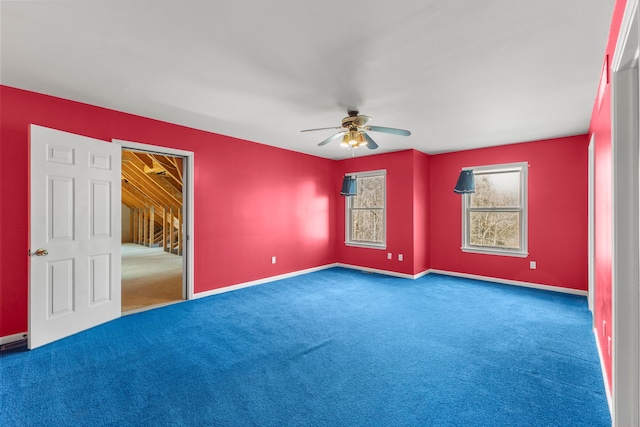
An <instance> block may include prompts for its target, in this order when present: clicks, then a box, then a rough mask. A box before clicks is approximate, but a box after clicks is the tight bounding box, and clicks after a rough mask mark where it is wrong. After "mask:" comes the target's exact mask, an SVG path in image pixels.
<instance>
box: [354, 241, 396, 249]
mask: <svg viewBox="0 0 640 427" xmlns="http://www.w3.org/2000/svg"><path fill="white" fill-rule="evenodd" d="M344 244H345V246H350V247H353V248H368V249H381V250H385V249H387V245H385V244H375V243H364V242H362V243H361V242H344Z"/></svg>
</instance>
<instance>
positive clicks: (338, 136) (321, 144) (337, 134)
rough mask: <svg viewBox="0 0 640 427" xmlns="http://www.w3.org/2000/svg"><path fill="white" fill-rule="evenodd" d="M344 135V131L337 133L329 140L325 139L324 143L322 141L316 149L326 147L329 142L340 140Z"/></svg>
mask: <svg viewBox="0 0 640 427" xmlns="http://www.w3.org/2000/svg"><path fill="white" fill-rule="evenodd" d="M345 133H346V131H342V132H338V133H336V134H335V135H332V136H330V137H329V138H327V139H325V140H324V141H322V142H321V143H319V144H318V147H322V146H323V145H327V144H328V143H330V142H331V141H334V140H336V139H338V138H340V137H341V136H342V135H344V134H345Z"/></svg>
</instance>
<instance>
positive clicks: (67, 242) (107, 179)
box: [29, 125, 121, 349]
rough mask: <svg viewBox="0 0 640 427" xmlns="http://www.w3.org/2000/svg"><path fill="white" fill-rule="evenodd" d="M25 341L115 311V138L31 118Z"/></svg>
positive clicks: (34, 343)
mask: <svg viewBox="0 0 640 427" xmlns="http://www.w3.org/2000/svg"><path fill="white" fill-rule="evenodd" d="M30 143H31V154H30V156H31V172H30V174H31V175H30V176H31V197H30V201H31V202H30V203H31V206H30V255H31V256H30V266H29V348H32V349H33V348H36V347H39V346H41V345H44V344H47V343H50V342H52V341H55V340H58V339H60V338H64V337H66V336H69V335H72V334H75V333H77V332H80V331H82V330H85V329H88V328H91V327H93V326H96V325H99V324H101V323H104V322H107V321H109V320H112V319H115V318H117V317H120V239H121V236H120V215H121V206H120V204H121V203H120V198H121V193H120V169H121V163H120V159H121V151H120V147H119V146H118V145H116V144H111V143H108V142H105V141H99V140H96V139H91V138H87V137H84V136H80V135H74V134H71V133H67V132H61V131H57V130H53V129H48V128H45V127H42V126H36V125H31V128H30Z"/></svg>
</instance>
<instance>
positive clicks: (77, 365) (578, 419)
mask: <svg viewBox="0 0 640 427" xmlns="http://www.w3.org/2000/svg"><path fill="white" fill-rule="evenodd" d="M0 374H1V382H0V397H1V399H2V400H1V407H0V411H1V412H0V425H2V426H46V425H56V426H63V425H69V426H71V425H73V426H89V425H109V426H123V425H136V426H141V425H153V426H160V425H209V426H563V427H567V426H609V425H610V424H611V420H610V417H609V411H608V407H607V402H606V397H605V394H604V386H603V381H602V375H601V370H600V365H599V361H598V356H597V350H596V346H595V342H594V337H593V334H592V329H591V315H590V312H589V310H588V308H587V301H586V298H584V297H578V296H572V295H563V294H557V293H552V292H545V291H540V290H533V289H526V288H518V287H513V286H507V285H499V284H492V283H487V282H482V281H475V280H467V279H459V278H453V277H447V276H442V275H437V274H430V275H427V276H425V277H423V278H421V279H418V280H413V281H412V280H406V279H400V278H394V277H387V276H382V275H376V274H366V273H362V272H358V271H352V270H347V269H342V268H333V269H329V270H325V271H321V272H317V273H311V274H306V275H302V276H298V277H295V278H291V279H286V280H280V281H277V282H271V283H267V284H263V285H260V286H254V287H251V288H245V289H242V290H238V291H234V292H228V293H224V294H220V295H216V296H212V297H208V298H203V299H199V300H195V301H188V302H184V303H180V304H175V305H171V306H168V307H164V308H159V309H156V310H150V311H147V312H144V313H139V314H134V315H130V316H125V317H122V318H120V319H118V320H115V321H113V322H110V323H108V324H105V325H102V326H99V327H96V328H93V329H91V330H89V331H85V332H82V333H80V334H77V335H74V336H72V337H69V338H66V339H63V340H60V341H58V342H55V343H52V344H49V345H47V346H44V347H41V348H39V349H36V350H33V351H27V352H22V353H14V354H7V355H4V356H2V357H1V358H0Z"/></svg>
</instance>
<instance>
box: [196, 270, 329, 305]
mask: <svg viewBox="0 0 640 427" xmlns="http://www.w3.org/2000/svg"><path fill="white" fill-rule="evenodd" d="M337 266H338V264H336V263H334V264H327V265H322V266H320V267H313V268H307V269H305V270H298V271H294V272H291V273H286V274H280V275H278V276H271V277H265V278H264V279H258V280H252V281H250V282H244V283H238V284H236V285H231V286H225V287H224V288H218V289H212V290H210V291H204V292H198V293H197V294H194V295H193V299H198V298H204V297H209V296H211V295H217V294H222V293H225V292H230V291H236V290H238V289H242V288H248V287H249V286H256V285H262V284H263V283H269V282H274V281H276V280H282V279H288V278H290V277H295V276H300V275H301V274H307V273H313V272H315V271H321V270H326V269H328V268H333V267H337Z"/></svg>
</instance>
